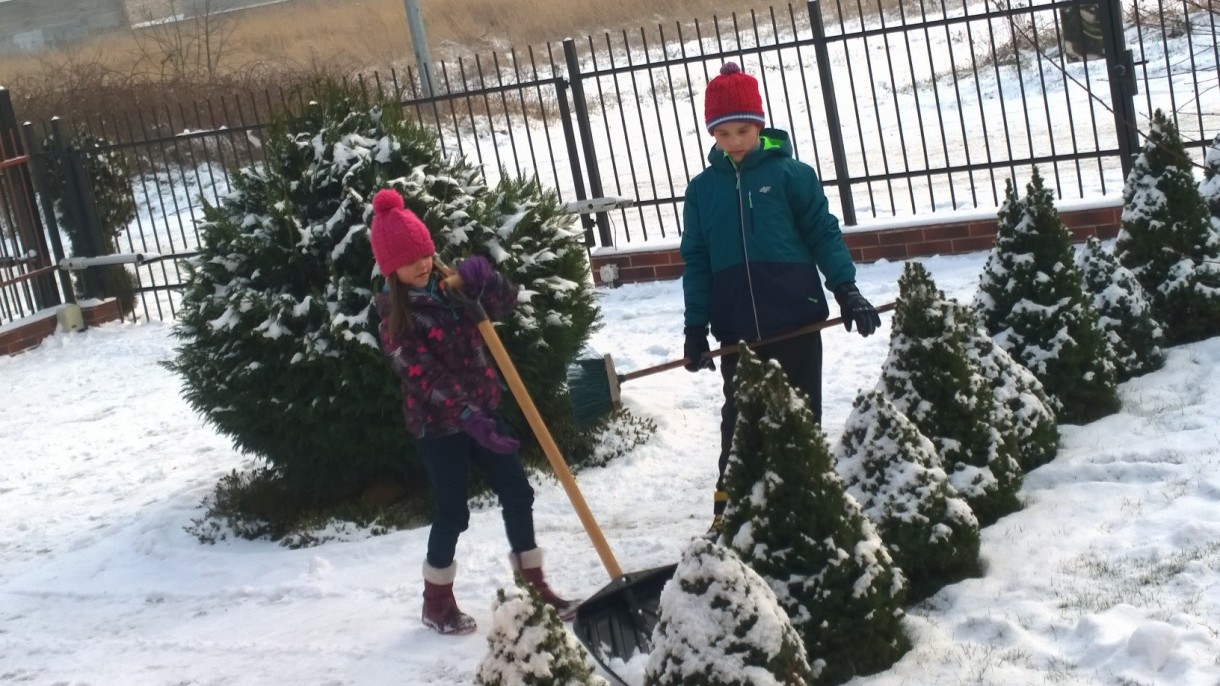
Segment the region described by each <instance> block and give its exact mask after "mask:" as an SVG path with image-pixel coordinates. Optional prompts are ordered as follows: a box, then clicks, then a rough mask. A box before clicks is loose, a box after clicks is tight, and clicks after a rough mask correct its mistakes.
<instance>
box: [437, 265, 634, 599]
mask: <svg viewBox="0 0 1220 686" xmlns="http://www.w3.org/2000/svg"><path fill="white" fill-rule="evenodd" d="M445 284H446V286H448V287H450V288H455V289H461V286H462V279H461V277H460V276H457V275H456V274H455V275H452V276H449V277H448V278H446V279H445ZM472 309H473V311H474V312H476V313H477V314H478V316H479V333H480V334H482V335H483V341H484V342H485V343H487V348H488V349H489V350H490V351H491V356H492V357H493V358H495V360H496V365H498V366H499V367H500V373H501V374H503V375H504V380H505V381H506V382H507V383H508V388H509V390H511V391H512V394H513V397H514V398H516V399H517V404H518V405H520V406H521V411H522V412H523V413H524V414H525V419H526V421H528V422H529V425H530V428H531V429H533V430H534V436H535V437H536V438H537V439H538V444H539V445H541V446H542V452H543V453H544V454H545V455H546V459H547V461H548V462H550V463H551V469H552V470H554V471H555V476H556V477H558V478H559V483H560V484H562V485H563V490H564V492H565V493H567V494H568V500H569V501H571V503H572V509H574V510H576V516H577V517H579V518H580V523H581V524H583V525H584V527H585V532H586V533H588V534H589V540H591V541H592V542H593V547H594V548H595V549H596V550H597V555H598V557H600V558H601V560H602V565H604V566H605V568H606V571H607V572H608V573H609V574H610V578H611V579H618V578H619V577H621V576H623V570H622V568H621V567H619V566H618V561H617V560H615V559H614V553H612V552H610V545H609V544H608V543H606V538H605V536H603V535H602V530H601V527H599V526H598V525H597V520H596V519H594V518H593V513H592V512H590V511H589V505H588V503H586V502H585V497H584V495H583V494H582V493H581V492H580V488H578V487H577V486H576V478H575V477H574V476H572V472H571V470H569V469H568V464H567V463H566V462H564V460H563V455H562V454H561V453H560V452H559V446H558V445H556V444H555V439H554V438H551V432H550V430H549V429H547V426H546V422H544V421H542V415H540V414H538V408H537V407H536V406H535V405H534V399H533V398H531V397H530V394H529V391H528V390H526V388H525V384H524V383H522V382H521V375H520V374H518V373H517V366H516V365H514V364H513V360H512V358H510V357H509V356H508V351H507V350H505V349H504V344H503V343H502V342H500V335H499V334H497V333H496V329H495V327H494V326H492V324H491V321H489V320H488V319H487V312H486V311H484V310H483V307H482V306H481V305H479V304H478V302H477V301H475V302H474V307H473V308H472Z"/></svg>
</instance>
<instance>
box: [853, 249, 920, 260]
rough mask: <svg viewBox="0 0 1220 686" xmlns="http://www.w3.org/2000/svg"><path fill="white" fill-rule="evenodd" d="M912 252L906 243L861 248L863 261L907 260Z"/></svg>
mask: <svg viewBox="0 0 1220 686" xmlns="http://www.w3.org/2000/svg"><path fill="white" fill-rule="evenodd" d="M910 256H911V254H910V252H908V250H907V246H906V245H884V246H877V247H875V248H862V249H861V250H860V261H861V262H876V261H877V260H881V259H885V260H905V259H906V258H908V257H910Z"/></svg>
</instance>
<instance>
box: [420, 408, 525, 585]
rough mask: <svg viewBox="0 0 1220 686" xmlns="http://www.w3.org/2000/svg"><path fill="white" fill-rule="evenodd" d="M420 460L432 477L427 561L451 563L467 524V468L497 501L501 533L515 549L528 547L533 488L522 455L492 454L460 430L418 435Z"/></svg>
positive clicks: (437, 564)
mask: <svg viewBox="0 0 1220 686" xmlns="http://www.w3.org/2000/svg"><path fill="white" fill-rule="evenodd" d="M418 445H419V458H420V460H421V461H422V462H423V463H424V469H426V470H427V471H428V479H429V480H431V481H432V497H433V501H434V502H433V516H432V530H431V531H430V532H429V534H428V564H429V565H432V566H433V567H435V568H437V569H443V568H445V567H448V566H449V565H450V564H452V563H453V555H454V551H455V549H456V548H457V541H458V536H460V535H461V533H462V532H463V531H465V530H466V529H467V527H468V526H469V525H470V507H469V506H468V505H467V500H468V499H469V497H470V493H469V491H470V466H471V465H472V464H473V465H474V466H476V467H478V468H479V470H481V471H482V472H483V474H484V475H485V476H486V477H487V482H488V484H489V485H490V486H491V489H492V491H494V492H495V494H496V496H497V497H498V498H499V499H500V508H501V510H502V511H503V515H504V531H505V533H506V534H508V544H509V547H510V548H511V550H512V552H514V553H521V552H525V551H527V550H533V549H534V548H535V547H537V546H536V544H535V542H534V489H533V487H532V486H530V482H529V479H528V478H526V475H525V468H524V467H523V466H522V464H521V456H520V455H519V454H517V453H513V454H511V455H497V454H496V453H493V452H491V451H490V450H487V449H486V448H484V447H483V446H481V445H479V444H478V443H476V442H475V441H474V439H473V438H471V437H470V436H468V435H466V434H465V433H462V432H460V431H459V432H458V433H455V434H450V435H448V436H439V437H427V438H420V439H419V443H418Z"/></svg>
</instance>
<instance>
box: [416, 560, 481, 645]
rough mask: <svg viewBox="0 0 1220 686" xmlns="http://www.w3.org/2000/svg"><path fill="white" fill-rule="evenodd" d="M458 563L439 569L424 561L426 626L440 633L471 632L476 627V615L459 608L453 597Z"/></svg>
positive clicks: (424, 615) (424, 616) (456, 633)
mask: <svg viewBox="0 0 1220 686" xmlns="http://www.w3.org/2000/svg"><path fill="white" fill-rule="evenodd" d="M455 576H457V563H456V562H452V563H450V564H449V566H448V567H445V568H444V569H437V568H436V567H433V566H432V565H430V564H428V563H427V562H424V613H423V622H424V626H426V627H428V628H430V629H432V630H434V631H436V632H437V633H440V634H446V635H458V634H469V633H471V632H472V631H474V630H475V629H476V628H478V627H476V626H475V623H474V617H471V616H470V615H468V614H466V613H465V612H462V611H461V610H459V609H458V606H457V601H456V600H454V598H453V578H454V577H455Z"/></svg>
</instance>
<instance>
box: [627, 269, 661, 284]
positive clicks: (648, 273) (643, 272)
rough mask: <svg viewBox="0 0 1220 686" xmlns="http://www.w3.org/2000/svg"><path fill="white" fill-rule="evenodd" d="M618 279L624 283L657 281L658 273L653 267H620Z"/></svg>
mask: <svg viewBox="0 0 1220 686" xmlns="http://www.w3.org/2000/svg"><path fill="white" fill-rule="evenodd" d="M618 278H619V281H621V282H623V283H643V282H645V281H656V280H657V271H656V270H655V269H653V268H652V267H619V270H618Z"/></svg>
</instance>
